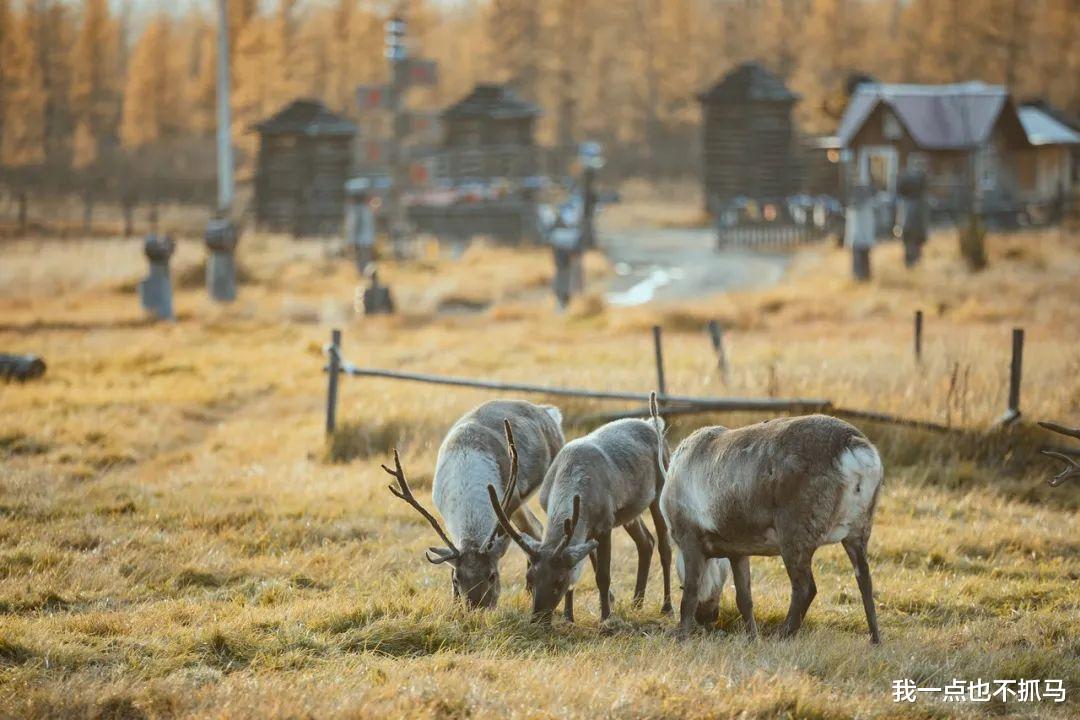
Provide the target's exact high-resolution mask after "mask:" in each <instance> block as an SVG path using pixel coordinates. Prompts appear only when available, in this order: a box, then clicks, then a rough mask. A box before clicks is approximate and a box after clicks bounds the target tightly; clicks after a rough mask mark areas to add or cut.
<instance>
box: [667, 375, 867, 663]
mask: <svg viewBox="0 0 1080 720" xmlns="http://www.w3.org/2000/svg"><path fill="white" fill-rule="evenodd" d="M650 410H651V414H652V418H653V421H654V423H655V430H656V435H657V437H658V438H659V437H662V434H663V426H662V425H661V423H660V419H659V417H658V416H657V408H656V394H655V393H653V394H652V397H651V398H650ZM660 467H661V468H663V467H664V465H663V462H662V461H661V463H660ZM665 480H666V482H665V484H664V490H663V492H662V493H661V495H660V507H661V509H662V510H663V513H664V518H665V519H666V520H667V522H668V525H669V527H670V528H671V534H672V537H673V538H674V539H675V543H676V545H678V548H679V553H680V555H681V556H682V562H683V566H684V568H685V579H684V588H683V596H682V604H681V606H680V608H679V634H680V635H681V636H683V637H685V636H686V635H688V634H689V633H690V632H691V631H692V629H693V622H694V619H695V614H696V612H697V608H698V604H699V601H700V591H701V584H702V575H703V573H704V572H705V568H706V561H707V560H709V559H710V558H719V557H725V558H727V559H728V560H729V561H730V562H731V571H732V577H733V579H734V584H735V604H736V605H737V606H738V608H739V613H740V614H741V615H742V617H743V621H744V622H745V624H746V629H747V632H748V633H749V635H750V636H751V637H756V636H757V624H756V623H755V622H754V606H753V600H752V598H751V594H750V556H751V555H780V556H781V557H782V558H783V560H784V567H785V568H786V569H787V573H788V578H789V579H790V580H791V604H790V606H789V608H788V614H787V619H786V620H785V621H784V624H783V626H782V627H781V629H780V634H781V636H783V637H790V636H792V635H794V634H795V633H796V632H798V630H799V627H800V626H801V625H802V621H803V617H804V616H805V615H806V611H807V609H808V608H809V607H810V603H811V602H812V601H813V599H814V595H815V594H816V593H817V586H816V585H815V584H814V573H813V567H812V560H813V557H814V552H815V551H816V550H817V549H818V548H819V547H821V546H822V545H826V544H829V543H835V542H839V543H841V544H842V545H843V546H844V550H845V551H846V552H847V555H848V558H849V559H850V560H851V564H852V566H853V567H854V569H855V578H856V580H857V581H858V585H859V592H860V593H861V594H862V601H863V609H864V610H865V612H866V621H867V624H868V625H869V627H870V640H871V642H873V643H878V642H880V634H879V633H878V623H877V613H876V610H875V609H874V594H873V584H872V581H871V578H870V566H869V564H868V563H867V560H866V544H867V541H868V540H869V539H870V529H871V526H872V524H873V517H874V507H875V505H876V504H877V498H878V492H879V490H880V489H881V480H882V467H881V458H880V457H879V456H878V452H877V449H876V448H875V447H874V446H873V445H872V444H871V443H870V441H869V440H867V439H866V437H865V436H864V435H863V434H862V433H861V432H859V431H858V430H857V429H856V428H854V427H853V426H851V425H849V424H848V423H846V422H844V421H843V420H838V419H836V418H833V417H828V416H825V415H807V416H804V417H793V418H783V419H779V420H770V421H767V422H763V423H758V424H756V425H750V426H748V427H743V428H739V429H736V430H728V429H726V428H723V427H720V426H713V427H704V428H701V429H699V430H697V431H696V432H694V433H693V434H692V435H690V436H689V437H688V438H686V439H685V440H683V441H682V442H681V443H680V444H679V446H678V448H676V450H675V452H674V453H673V454H672V456H671V466H670V468H668V470H667V471H666V478H665Z"/></svg>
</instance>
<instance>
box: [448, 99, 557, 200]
mask: <svg viewBox="0 0 1080 720" xmlns="http://www.w3.org/2000/svg"><path fill="white" fill-rule="evenodd" d="M539 115H540V109H539V108H538V107H536V106H535V105H533V104H532V103H529V102H526V101H525V100H522V99H521V98H520V97H518V96H517V95H516V94H515V93H514V92H513V91H512V90H511V89H510V88H508V87H506V86H505V85H493V84H479V85H477V86H476V87H475V88H474V89H473V91H472V92H470V93H469V94H468V95H466V96H465V97H464V98H462V99H461V100H459V101H458V102H456V103H454V104H453V105H451V106H450V107H448V108H447V109H446V110H444V111H443V113H442V115H441V121H442V128H443V142H442V147H441V148H440V149H439V151H438V153H437V160H436V169H435V175H436V176H437V177H440V178H443V179H448V180H451V181H454V182H461V181H470V180H473V181H491V180H494V179H497V178H505V179H510V180H517V179H521V178H525V177H529V176H532V175H536V174H537V172H538V151H537V146H536V139H535V128H536V118H537V117H539Z"/></svg>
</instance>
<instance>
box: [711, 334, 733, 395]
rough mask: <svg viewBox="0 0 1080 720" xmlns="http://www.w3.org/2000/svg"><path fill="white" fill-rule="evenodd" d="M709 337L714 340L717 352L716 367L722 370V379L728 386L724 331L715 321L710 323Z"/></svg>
mask: <svg viewBox="0 0 1080 720" xmlns="http://www.w3.org/2000/svg"><path fill="white" fill-rule="evenodd" d="M709 337H710V338H711V339H712V346H713V350H714V351H716V365H717V367H718V368H719V369H720V378H721V379H722V380H723V381H724V384H725V385H727V381H728V364H727V354H725V353H724V330H723V328H721V327H720V323H718V322H717V321H715V320H710V321H709Z"/></svg>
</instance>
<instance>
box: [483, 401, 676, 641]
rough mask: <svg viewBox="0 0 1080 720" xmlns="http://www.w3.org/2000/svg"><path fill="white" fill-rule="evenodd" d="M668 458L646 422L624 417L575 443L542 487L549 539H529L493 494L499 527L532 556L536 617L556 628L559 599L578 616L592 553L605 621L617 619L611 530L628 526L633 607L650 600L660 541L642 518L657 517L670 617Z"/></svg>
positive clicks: (569, 613) (666, 607)
mask: <svg viewBox="0 0 1080 720" xmlns="http://www.w3.org/2000/svg"><path fill="white" fill-rule="evenodd" d="M665 455H666V448H665V447H664V445H663V442H662V441H661V443H660V445H659V446H658V445H657V436H656V434H654V432H653V429H652V427H651V426H650V425H649V423H648V422H646V421H644V420H632V419H630V420H618V421H615V422H612V423H608V424H607V425H604V426H603V427H601V428H598V429H597V430H595V431H593V432H592V433H590V434H588V435H586V436H585V437H582V438H578V439H576V440H572V441H570V442H568V443H567V444H566V445H565V446H563V449H562V450H560V451H559V454H558V455H557V456H556V457H555V460H554V462H553V463H552V464H551V467H550V468H549V469H548V473H547V476H546V477H545V478H544V483H543V486H542V487H541V488H540V504H541V505H543V507H544V509H545V511H546V512H547V516H548V524H547V529H546V531H545V533H544V538H543V541H541V542H537V541H536V540H534V539H533V538H530V537H523V536H522V535H520V534H519V533H518V532H516V531H515V530H514V528H513V526H512V525H511V524H510V521H509V519H508V518H507V517H506V513H505V511H504V510H503V509H502V506H501V504H500V501H499V497H498V494H497V492H496V488H495V486H494V485H491V486H489V487H488V496H489V501H490V503H491V507H492V509H494V511H495V514H496V516H497V517H498V519H499V524H500V525H501V526H502V528H503V530H504V531H505V532H506V534H507V535H509V536H510V538H511V539H513V540H514V542H516V543H517V544H518V545H519V546H520V547H521V549H522V550H523V551H524V552H525V554H526V555H527V556H528V557H529V560H530V566H529V570H528V580H529V585H530V587H531V590H532V596H533V602H532V613H533V618H534V619H535V620H538V621H541V622H545V623H550V621H551V615H552V613H553V612H554V610H555V607H556V606H557V605H558V603H559V601H560V600H563V599H564V598H565V605H564V615H565V617H566V619H567V620H569V621H571V622H572V621H573V619H574V585H575V583H576V582H577V581H578V579H579V578H580V576H581V571H582V568H583V566H584V560H585V558H586V556H588V557H590V559H592V561H593V568H594V570H595V572H596V585H597V588H598V589H599V591H600V619H601V621H603V620H606V619H607V617H608V616H609V615H610V614H611V594H610V588H611V531H612V529H613V528H616V527H618V526H620V525H621V526H622V527H623V528H624V529H625V530H626V531H627V532H628V533H629V534H630V537H631V538H633V540H634V543H635V545H636V546H637V551H638V568H637V582H636V584H635V586H634V603H635V604H636V605H638V606H640V605H641V604H642V603H643V602H644V598H645V586H646V583H647V582H648V578H649V563H650V561H651V559H652V551H653V542H654V541H653V537H652V535H651V534H650V533H649V531H648V529H647V528H646V527H645V523H644V522H643V521H642V519H641V514H642V513H643V512H645V509H646V508H648V509H649V510H650V511H651V512H652V517H653V522H654V524H655V526H656V534H657V540H658V542H659V546H660V562H661V568H662V570H663V574H664V606H663V609H664V612H670V611H671V577H670V575H671V546H670V544H669V543H668V537H667V526H666V525H665V524H664V518H663V516H662V515H661V513H660V505H659V497H660V490H661V489H662V487H663V475H662V474H661V471H660V468H658V467H657V460H658V459H659V460H660V461H661V462H662V461H663V458H664V457H665Z"/></svg>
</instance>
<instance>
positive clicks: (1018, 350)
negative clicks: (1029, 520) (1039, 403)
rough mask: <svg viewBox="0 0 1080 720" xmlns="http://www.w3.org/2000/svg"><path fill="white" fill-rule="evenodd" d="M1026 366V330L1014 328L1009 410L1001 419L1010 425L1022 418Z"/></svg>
mask: <svg viewBox="0 0 1080 720" xmlns="http://www.w3.org/2000/svg"><path fill="white" fill-rule="evenodd" d="M1023 364H1024V328H1013V331H1012V363H1011V364H1010V365H1009V409H1008V410H1007V411H1006V412H1005V416H1004V417H1003V418H1002V419H1001V422H1002V424H1003V425H1009V424H1011V423H1013V422H1016V420H1018V419H1019V418H1020V378H1021V370H1022V369H1023Z"/></svg>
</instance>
